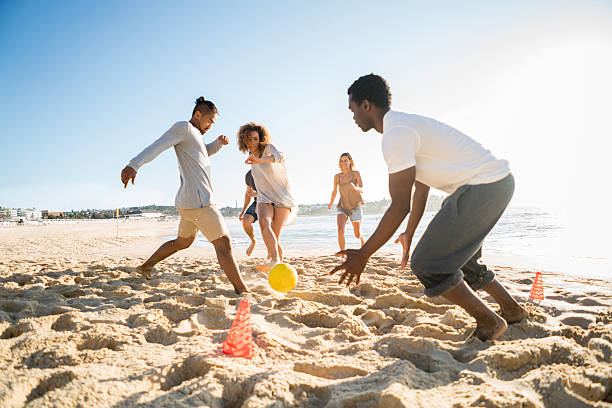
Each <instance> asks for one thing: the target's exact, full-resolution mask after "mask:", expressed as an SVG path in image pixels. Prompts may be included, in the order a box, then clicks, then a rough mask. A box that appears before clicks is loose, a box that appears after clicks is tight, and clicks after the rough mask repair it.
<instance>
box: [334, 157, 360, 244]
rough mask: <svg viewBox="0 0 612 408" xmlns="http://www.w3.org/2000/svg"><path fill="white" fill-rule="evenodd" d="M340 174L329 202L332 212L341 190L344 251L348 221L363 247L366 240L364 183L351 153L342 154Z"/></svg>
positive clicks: (340, 234) (340, 241) (340, 225)
mask: <svg viewBox="0 0 612 408" xmlns="http://www.w3.org/2000/svg"><path fill="white" fill-rule="evenodd" d="M338 166H339V167H340V173H338V174H336V175H335V176H334V189H333V190H332V195H331V200H330V201H329V205H328V206H327V208H328V209H330V210H331V208H332V206H333V205H334V200H335V199H336V195H337V194H338V190H340V200H338V207H337V209H338V211H337V212H338V217H337V218H338V220H337V221H338V245H339V246H340V250H341V251H344V246H345V240H344V226H345V225H346V221H347V220H349V219H350V220H351V224H353V232H354V233H355V237H356V238H357V239H359V240H360V241H361V246H363V243H364V240H363V236H362V235H361V220H362V219H363V211H362V209H361V207H362V206H363V198H362V197H361V194H362V193H363V181H362V180H361V174H359V172H358V171H357V170H355V162H354V161H353V158H352V157H351V155H350V153H342V154H341V155H340V159H339V161H338Z"/></svg>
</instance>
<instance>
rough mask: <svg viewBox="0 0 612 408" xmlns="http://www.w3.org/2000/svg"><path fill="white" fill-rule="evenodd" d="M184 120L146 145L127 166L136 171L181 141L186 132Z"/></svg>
mask: <svg viewBox="0 0 612 408" xmlns="http://www.w3.org/2000/svg"><path fill="white" fill-rule="evenodd" d="M185 124H186V122H177V123H175V124H174V125H172V127H171V128H170V129H168V131H166V133H164V134H163V135H162V136H161V137H160V138H159V139H157V140H156V141H154V142H153V143H151V144H150V145H149V146H148V147H146V148H145V149H144V150H143V151H142V152H140V153H139V154H138V156H136V157H134V158H133V159H132V160H130V162H129V163H128V166H130V167H131V168H133V169H134V170H136V171H138V169H139V168H140V167H141V166H142V165H143V164H146V163H148V162H150V161H151V160H153V159H155V158H156V157H157V156H159V155H160V154H161V153H162V152H163V151H165V150H167V149H169V148H171V147H172V146H174V145H177V144H179V143H181V142H182V141H183V140H184V138H185V134H186V133H187V127H186V126H185Z"/></svg>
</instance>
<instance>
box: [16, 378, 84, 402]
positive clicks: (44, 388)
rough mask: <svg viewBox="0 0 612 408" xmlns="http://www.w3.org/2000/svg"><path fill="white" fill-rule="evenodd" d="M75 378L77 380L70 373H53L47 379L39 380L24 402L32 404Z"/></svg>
mask: <svg viewBox="0 0 612 408" xmlns="http://www.w3.org/2000/svg"><path fill="white" fill-rule="evenodd" d="M75 378H77V376H76V374H74V373H73V372H72V371H64V372H60V373H54V374H52V375H50V376H48V377H45V378H42V379H41V380H39V382H38V385H37V386H36V387H35V388H34V389H32V391H30V393H29V394H28V396H27V398H26V402H28V403H29V402H32V401H34V400H35V399H38V398H40V397H42V396H44V395H45V394H47V393H48V392H51V391H53V390H56V389H58V388H62V387H65V386H66V385H68V384H69V383H70V382H72V381H73V380H74V379H75Z"/></svg>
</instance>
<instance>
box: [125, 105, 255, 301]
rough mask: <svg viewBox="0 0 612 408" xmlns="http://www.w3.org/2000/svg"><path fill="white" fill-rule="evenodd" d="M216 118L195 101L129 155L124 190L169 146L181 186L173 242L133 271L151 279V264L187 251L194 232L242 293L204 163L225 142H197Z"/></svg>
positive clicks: (211, 107) (221, 139)
mask: <svg viewBox="0 0 612 408" xmlns="http://www.w3.org/2000/svg"><path fill="white" fill-rule="evenodd" d="M216 119H217V107H216V106H215V104H214V103H212V102H211V101H207V100H206V99H204V98H203V97H199V98H198V99H197V100H196V106H195V107H194V108H193V112H192V114H191V119H190V120H189V121H188V122H187V121H181V122H177V123H175V124H174V125H172V127H171V128H170V129H169V130H168V131H167V132H166V133H164V134H163V135H162V136H161V137H160V138H159V139H157V140H156V141H155V142H153V143H152V144H151V145H149V146H148V147H147V148H146V149H144V150H143V151H142V152H141V153H140V154H138V156H136V157H134V158H133V159H132V160H130V162H129V163H128V165H127V166H125V168H124V169H123V171H121V182H122V183H123V186H124V187H127V184H128V182H129V181H130V180H132V184H134V179H135V177H136V172H137V171H138V169H140V167H141V166H142V165H144V164H145V163H148V162H150V161H151V160H153V159H155V158H156V157H157V156H158V155H159V154H160V153H162V152H163V151H165V150H167V149H169V148H170V147H174V151H175V153H176V158H177V160H178V166H179V173H180V177H181V186H180V187H179V190H178V193H177V194H176V199H175V206H176V208H177V209H178V211H179V214H180V215H181V222H180V224H179V227H178V236H177V238H176V239H173V240H171V241H168V242H166V243H164V244H163V245H162V246H160V247H159V249H157V251H155V253H154V254H153V255H151V257H150V258H149V259H148V260H147V261H146V262H145V263H144V264H142V265H140V266H139V267H138V268H137V270H138V272H139V273H140V274H142V275H143V276H144V277H145V278H147V279H151V272H152V270H153V266H154V265H155V264H157V263H158V262H160V261H161V260H163V259H166V258H167V257H169V256H170V255H172V254H174V253H175V252H177V251H180V250H182V249H185V248H188V247H189V246H191V244H192V243H193V241H194V240H195V237H196V234H197V232H198V230H199V231H201V232H202V234H203V235H204V236H205V237H206V239H208V241H210V243H212V244H213V246H214V248H215V252H216V254H217V259H218V260H219V265H220V266H221V269H223V270H224V271H225V274H226V275H227V277H228V279H229V280H230V282H231V283H232V285H233V286H234V290H235V291H236V293H243V292H248V288H247V286H246V284H245V283H244V281H243V280H242V276H241V275H240V270H239V269H238V265H237V264H236V260H235V259H234V256H233V255H232V245H231V239H230V237H229V232H228V230H227V227H226V226H225V222H224V221H223V216H222V215H221V213H220V212H219V210H218V209H217V207H216V206H215V203H214V200H213V193H212V187H211V185H210V160H209V159H208V157H209V156H210V155H213V154H215V153H216V152H218V151H219V149H221V147H223V146H224V145H227V144H228V143H229V139H228V138H227V136H223V135H221V136H219V137H218V138H217V139H216V140H215V141H213V142H212V143H209V144H206V145H205V144H204V143H203V142H202V135H203V134H204V133H206V132H207V131H208V130H209V129H210V128H211V126H212V125H213V124H214V123H215V120H216Z"/></svg>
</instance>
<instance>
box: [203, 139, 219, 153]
mask: <svg viewBox="0 0 612 408" xmlns="http://www.w3.org/2000/svg"><path fill="white" fill-rule="evenodd" d="M222 147H223V143H221V141H220V140H219V139H215V140H213V141H212V142H210V143H209V144H207V145H206V153H207V154H208V155H209V156H212V155H213V154H215V153H217V152H218V151H219V150H221V148H222Z"/></svg>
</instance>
